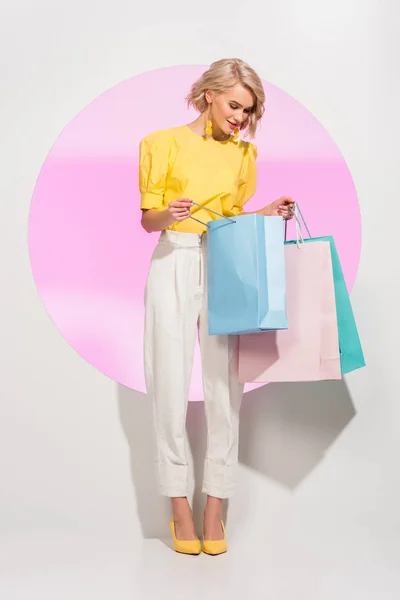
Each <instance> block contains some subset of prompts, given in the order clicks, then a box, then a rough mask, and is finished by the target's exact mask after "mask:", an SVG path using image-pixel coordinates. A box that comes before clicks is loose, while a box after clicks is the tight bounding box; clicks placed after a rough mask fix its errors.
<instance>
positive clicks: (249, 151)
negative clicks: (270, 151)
mask: <svg viewBox="0 0 400 600" xmlns="http://www.w3.org/2000/svg"><path fill="white" fill-rule="evenodd" d="M238 147H239V149H240V151H241V153H242V154H243V156H244V157H246V158H253V159H256V158H257V153H258V151H257V146H256V144H253V142H249V141H245V140H240V142H239V143H238Z"/></svg>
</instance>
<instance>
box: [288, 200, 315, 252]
mask: <svg viewBox="0 0 400 600" xmlns="http://www.w3.org/2000/svg"><path fill="white" fill-rule="evenodd" d="M293 215H294V218H295V221H296V244H297V246H299V241H301V243H304V238H303V232H302V225H301V222H300V219H299V216H300V218H301V220H302V222H303V225H304V227H305V229H306V231H307V234H308V237H309V238H311V233H310V230H309V229H308V225H307V223H306V220H305V218H304V216H303V213H302V212H301V209H300V206H299V205H298V204H297V202H296V204H295V205H294V212H293ZM286 241H287V221H286V220H285V242H286Z"/></svg>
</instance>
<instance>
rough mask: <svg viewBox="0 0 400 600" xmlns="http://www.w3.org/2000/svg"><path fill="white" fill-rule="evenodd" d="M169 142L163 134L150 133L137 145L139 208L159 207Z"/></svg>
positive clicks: (165, 175) (160, 206)
mask: <svg viewBox="0 0 400 600" xmlns="http://www.w3.org/2000/svg"><path fill="white" fill-rule="evenodd" d="M169 155H170V143H169V139H168V137H167V136H165V135H160V134H150V135H149V136H147V137H145V138H143V139H142V141H141V142H140V146H139V190H140V195H141V198H140V208H142V209H151V208H155V209H161V208H162V206H163V200H164V191H165V182H166V178H167V174H168V168H169Z"/></svg>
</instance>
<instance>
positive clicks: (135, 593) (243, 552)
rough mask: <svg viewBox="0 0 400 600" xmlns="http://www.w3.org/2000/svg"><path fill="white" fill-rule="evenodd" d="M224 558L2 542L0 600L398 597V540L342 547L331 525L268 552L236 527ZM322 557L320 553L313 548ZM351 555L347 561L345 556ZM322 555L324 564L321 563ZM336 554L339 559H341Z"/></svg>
mask: <svg viewBox="0 0 400 600" xmlns="http://www.w3.org/2000/svg"><path fill="white" fill-rule="evenodd" d="M232 537H233V539H229V551H228V553H227V554H225V555H221V556H218V557H210V556H207V555H204V554H201V555H200V556H184V555H180V554H176V553H175V552H173V551H172V549H171V543H170V540H169V539H168V540H156V539H154V540H146V541H143V542H140V543H138V544H137V546H133V547H132V548H130V549H125V550H124V551H121V552H119V553H118V551H117V544H116V540H111V541H110V542H109V545H107V543H105V540H104V539H99V540H96V539H94V538H88V539H86V538H85V537H83V536H82V537H78V536H75V537H72V536H71V537H70V538H67V537H64V538H61V537H60V536H58V537H57V536H56V537H54V538H53V539H52V538H50V537H47V538H45V537H38V536H37V535H32V537H31V539H28V538H27V536H26V535H25V534H24V537H23V538H21V539H19V540H18V539H15V538H14V539H12V540H11V539H9V540H7V539H5V538H4V537H3V538H2V541H1V546H0V554H1V556H0V558H1V566H0V573H1V575H0V597H1V598H2V600H25V599H26V600H28V599H29V600H36V599H38V600H39V599H40V600H92V599H93V600H111V599H112V600H128V599H129V600H132V599H136V598H146V600H147V599H153V598H154V599H159V598H160V599H163V600H169V599H171V600H172V599H173V600H181V599H182V600H188V599H189V598H190V599H191V600H200V599H201V600H204V599H205V598H206V599H207V600H214V599H215V600H217V599H218V600H221V599H232V600H233V599H236V598H238V599H239V598H240V599H243V598H257V599H260V600H264V599H265V600H303V599H304V600H347V599H348V600H398V598H399V597H400V573H399V571H400V569H399V566H400V561H399V558H400V554H399V547H398V544H399V543H398V539H396V536H395V535H393V546H392V547H390V545H388V536H387V532H386V534H385V547H383V546H382V545H381V544H380V543H379V539H373V537H374V536H371V534H370V532H369V534H368V539H367V538H365V537H364V536H363V534H362V532H361V531H360V535H359V536H356V537H354V536H353V537H352V539H348V540H346V548H343V552H342V551H341V544H342V545H343V540H342V541H340V540H339V539H338V537H337V538H335V528H334V527H332V529H331V532H330V535H326V531H325V532H324V537H325V541H323V540H322V539H319V540H312V539H309V540H308V542H307V545H305V546H301V545H296V543H295V542H294V541H293V540H290V536H289V539H288V537H287V536H286V535H284V536H282V543H281V544H280V545H279V547H276V545H275V547H271V546H270V545H269V544H268V540H263V539H261V538H260V537H259V536H257V534H256V533H253V535H252V536H249V535H247V536H245V535H244V532H241V531H239V530H236V534H234V535H233V536H232ZM322 547H323V548H324V551H323V552H321V548H322ZM349 555H352V556H353V560H352V561H348V560H347V559H345V558H344V557H345V556H349ZM322 556H324V558H323V559H322ZM342 557H343V558H342Z"/></svg>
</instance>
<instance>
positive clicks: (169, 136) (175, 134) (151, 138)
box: [140, 125, 185, 146]
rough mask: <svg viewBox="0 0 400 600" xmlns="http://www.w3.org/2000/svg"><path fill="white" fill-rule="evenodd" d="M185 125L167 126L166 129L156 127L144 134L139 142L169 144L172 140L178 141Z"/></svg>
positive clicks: (182, 134) (182, 135) (181, 136)
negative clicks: (154, 129) (155, 129)
mask: <svg viewBox="0 0 400 600" xmlns="http://www.w3.org/2000/svg"><path fill="white" fill-rule="evenodd" d="M184 129H185V127H184V126H183V125H181V126H178V127H169V128H168V129H158V130H157V131H152V132H151V133H148V134H147V135H145V136H144V137H143V138H142V140H141V142H140V143H141V144H145V145H149V146H152V145H153V144H154V143H156V144H157V145H159V144H161V145H164V144H168V145H169V144H171V143H173V142H176V143H179V140H180V139H182V138H183V137H184V134H185V131H184Z"/></svg>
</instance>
